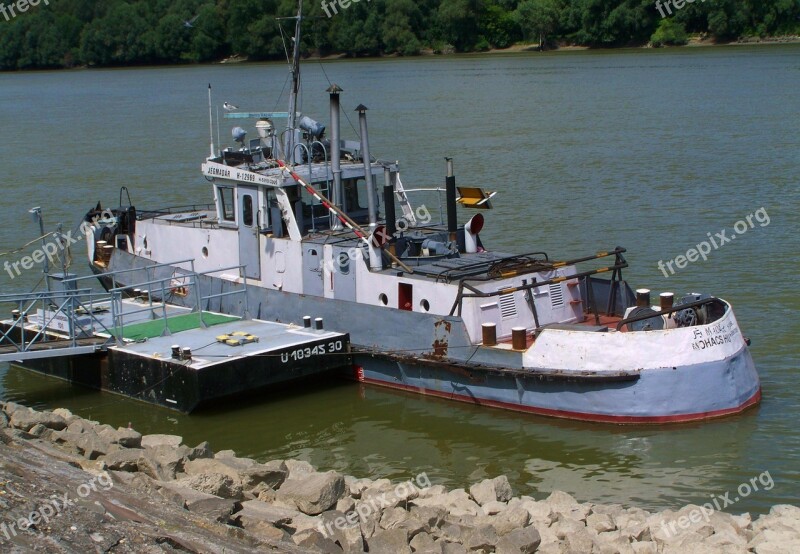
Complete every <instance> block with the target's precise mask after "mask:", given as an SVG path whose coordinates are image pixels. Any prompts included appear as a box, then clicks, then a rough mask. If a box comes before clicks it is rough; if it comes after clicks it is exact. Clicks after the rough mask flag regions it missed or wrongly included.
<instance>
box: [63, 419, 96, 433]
mask: <svg viewBox="0 0 800 554" xmlns="http://www.w3.org/2000/svg"><path fill="white" fill-rule="evenodd" d="M96 426H97V424H96V423H95V422H93V421H89V420H88V419H83V418H80V417H79V418H76V419H73V420H72V421H71V422H70V424H69V426H67V431H69V432H70V433H88V432H92V433H94V432H95V427H96Z"/></svg>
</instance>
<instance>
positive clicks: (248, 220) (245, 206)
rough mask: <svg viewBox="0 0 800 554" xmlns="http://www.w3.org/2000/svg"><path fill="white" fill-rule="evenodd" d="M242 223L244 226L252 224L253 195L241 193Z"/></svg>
mask: <svg viewBox="0 0 800 554" xmlns="http://www.w3.org/2000/svg"><path fill="white" fill-rule="evenodd" d="M242 223H244V225H245V226H246V227H252V226H253V197H252V196H251V195H249V194H245V195H243V199H242Z"/></svg>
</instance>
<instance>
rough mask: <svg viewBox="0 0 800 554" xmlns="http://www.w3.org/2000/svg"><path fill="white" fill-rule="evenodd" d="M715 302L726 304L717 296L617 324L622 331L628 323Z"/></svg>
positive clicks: (624, 320) (631, 318)
mask: <svg viewBox="0 0 800 554" xmlns="http://www.w3.org/2000/svg"><path fill="white" fill-rule="evenodd" d="M715 302H720V303H723V304H724V302H723V301H722V300H720V299H719V298H717V297H715V296H712V297H711V298H705V299H703V300H698V301H696V302H689V303H688V304H679V305H677V306H673V307H672V308H669V309H668V310H663V309H662V310H660V311H658V312H655V311H654V312H653V313H650V314H642V315H638V316H634V317H629V318H627V319H622V320H620V322H619V323H617V331H619V330H620V329H622V326H623V325H627V324H628V323H636V322H637V321H645V320H647V319H653V318H654V317H659V316H662V315H668V314H674V313H676V312H682V311H683V310H689V309H692V308H699V307H700V306H705V305H706V304H713V303H715ZM726 309H727V308H726ZM712 323H713V322H712Z"/></svg>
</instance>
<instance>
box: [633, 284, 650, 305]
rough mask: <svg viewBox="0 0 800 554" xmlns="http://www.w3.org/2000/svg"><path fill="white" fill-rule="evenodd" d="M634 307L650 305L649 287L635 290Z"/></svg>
mask: <svg viewBox="0 0 800 554" xmlns="http://www.w3.org/2000/svg"><path fill="white" fill-rule="evenodd" d="M636 307H637V308H649V307H650V289H637V290H636Z"/></svg>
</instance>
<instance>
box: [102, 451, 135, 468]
mask: <svg viewBox="0 0 800 554" xmlns="http://www.w3.org/2000/svg"><path fill="white" fill-rule="evenodd" d="M143 453H144V450H142V449H140V448H124V449H120V450H115V451H114V452H110V453H109V454H108V455H106V457H105V458H103V462H104V463H105V466H106V469H110V470H113V471H129V472H133V471H139V458H141V456H142V454H143Z"/></svg>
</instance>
